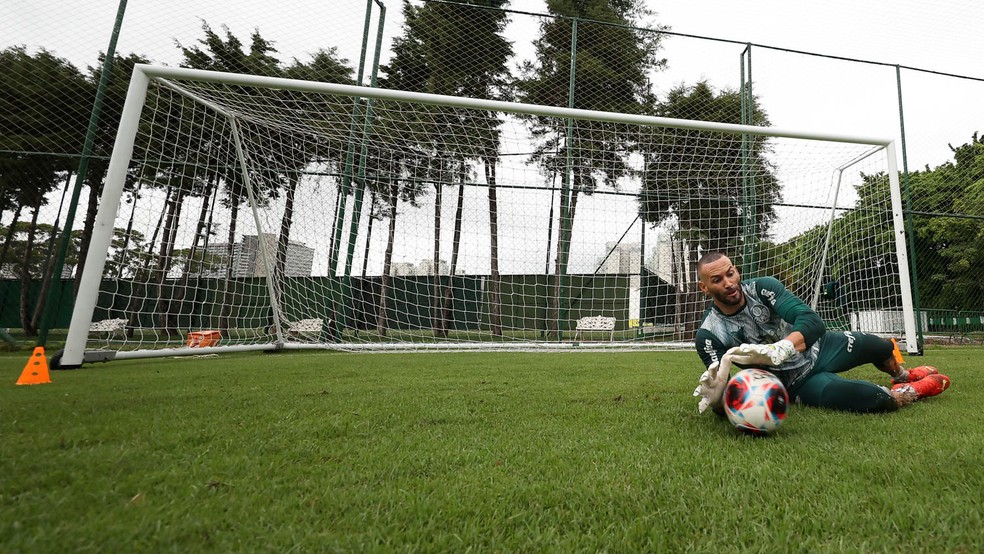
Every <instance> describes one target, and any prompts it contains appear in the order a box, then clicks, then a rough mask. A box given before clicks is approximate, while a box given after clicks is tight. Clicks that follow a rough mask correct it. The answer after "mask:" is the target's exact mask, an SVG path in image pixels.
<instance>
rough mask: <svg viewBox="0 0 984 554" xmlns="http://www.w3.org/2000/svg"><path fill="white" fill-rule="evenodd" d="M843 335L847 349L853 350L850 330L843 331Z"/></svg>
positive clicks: (852, 336)
mask: <svg viewBox="0 0 984 554" xmlns="http://www.w3.org/2000/svg"><path fill="white" fill-rule="evenodd" d="M844 336H845V337H847V351H848V352H854V340H855V339H854V335H852V334H851V332H850V331H844Z"/></svg>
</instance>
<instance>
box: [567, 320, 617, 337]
mask: <svg viewBox="0 0 984 554" xmlns="http://www.w3.org/2000/svg"><path fill="white" fill-rule="evenodd" d="M582 331H607V332H608V333H610V335H609V337H608V340H610V341H611V340H615V318H614V317H605V316H603V315H595V316H588V317H582V318H581V319H579V320H577V327H575V328H574V340H577V337H578V335H580V334H581V332H582Z"/></svg>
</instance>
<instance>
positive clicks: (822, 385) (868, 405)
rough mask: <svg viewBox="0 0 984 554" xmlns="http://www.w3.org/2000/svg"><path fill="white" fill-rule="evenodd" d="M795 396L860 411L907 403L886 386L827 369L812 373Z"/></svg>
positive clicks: (808, 402) (807, 401)
mask: <svg viewBox="0 0 984 554" xmlns="http://www.w3.org/2000/svg"><path fill="white" fill-rule="evenodd" d="M795 399H796V401H798V402H799V403H801V404H805V405H807V406H815V407H818V408H828V409H831V410H843V411H848V412H857V413H879V412H891V411H895V410H897V409H899V406H901V405H903V404H901V403H899V401H898V400H897V399H896V395H894V394H892V393H891V392H890V391H889V390H887V389H886V388H884V387H879V386H878V385H876V384H874V383H872V382H870V381H855V380H851V379H845V378H843V377H841V376H840V375H837V374H835V373H827V372H822V373H815V374H813V375H811V376H810V377H808V378H807V379H806V381H804V382H803V384H801V385H800V386H799V388H798V389H797V391H796V398H795Z"/></svg>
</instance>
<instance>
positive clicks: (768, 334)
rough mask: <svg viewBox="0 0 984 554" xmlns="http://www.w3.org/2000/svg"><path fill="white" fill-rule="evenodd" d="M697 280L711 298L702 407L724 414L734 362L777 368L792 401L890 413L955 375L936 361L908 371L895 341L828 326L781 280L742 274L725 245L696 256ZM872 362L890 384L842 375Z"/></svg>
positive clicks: (702, 344)
mask: <svg viewBox="0 0 984 554" xmlns="http://www.w3.org/2000/svg"><path fill="white" fill-rule="evenodd" d="M697 276H698V279H699V283H698V286H699V287H700V290H702V291H703V292H704V294H706V295H707V296H709V297H710V298H711V306H710V307H709V308H708V309H707V311H706V312H704V317H703V319H702V321H701V325H700V328H699V329H698V330H697V336H696V338H695V342H696V348H697V353H698V354H699V355H700V358H701V360H702V361H703V362H704V365H705V366H706V367H707V371H705V372H704V374H703V375H702V376H701V378H700V384H699V385H698V387H697V390H695V391H694V396H700V397H701V399H700V402H699V405H698V409H699V410H700V412H701V413H703V412H704V411H705V410H707V408H708V407H710V408H711V409H713V410H714V411H715V412H716V413H718V414H723V413H724V406H723V401H722V397H723V395H724V389H725V385H726V384H727V381H728V377H729V376H730V372H731V368H732V365H734V366H735V367H737V368H742V367H758V368H761V369H765V370H767V371H769V372H771V373H773V374H775V375H776V376H777V377H779V379H780V380H781V381H782V383H783V385H785V387H786V390H787V392H788V393H789V398H790V400H791V401H794V402H798V403H801V404H805V405H807V406H818V407H821V408H830V409H834V410H846V411H851V412H859V413H874V412H890V411H894V410H897V409H899V408H900V407H902V406H905V405H906V404H909V403H912V402H915V401H916V400H919V399H921V398H926V397H929V396H936V395H937V394H940V393H941V392H943V391H944V390H946V389H947V387H949V386H950V378H949V377H947V376H945V375H940V374H939V372H938V371H937V370H936V368H934V367H931V366H921V367H916V368H912V369H908V370H906V369H905V368H903V367H902V366H901V365H900V361H901V354H900V353H898V350H897V348H896V346H895V343H894V342H892V341H891V340H888V339H884V338H881V337H878V336H875V335H870V334H867V333H859V332H851V331H843V332H839V331H827V330H826V329H825V327H824V324H823V321H822V320H821V319H820V316H818V315H817V314H816V312H814V311H813V310H811V309H810V307H809V306H807V305H806V304H805V303H804V302H803V301H802V300H800V299H799V298H797V297H796V296H795V295H793V294H792V293H791V292H789V291H788V290H786V288H785V287H784V286H783V285H782V284H781V283H780V282H779V281H778V280H776V279H774V278H771V277H761V278H755V279H748V280H747V281H742V280H741V275H740V274H739V273H738V269H737V268H735V266H734V264H732V263H731V260H730V259H729V258H728V257H727V256H726V255H724V254H722V253H720V252H712V253H708V254H705V255H704V256H703V257H701V259H700V260H699V261H698V262H697ZM865 363H872V364H874V365H875V367H877V368H878V369H879V370H881V371H883V372H885V373H887V374H888V375H889V376H891V378H892V387H891V388H887V387H883V386H880V385H876V384H875V383H872V382H870V381H859V380H850V379H845V378H844V377H841V376H840V375H838V374H839V373H841V372H844V371H847V370H848V369H851V368H853V367H857V366H860V365H862V364H865Z"/></svg>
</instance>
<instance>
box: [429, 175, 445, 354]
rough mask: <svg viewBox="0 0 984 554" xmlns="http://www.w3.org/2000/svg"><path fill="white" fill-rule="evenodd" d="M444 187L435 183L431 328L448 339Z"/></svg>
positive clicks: (437, 334) (439, 181)
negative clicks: (443, 278) (443, 266)
mask: <svg viewBox="0 0 984 554" xmlns="http://www.w3.org/2000/svg"><path fill="white" fill-rule="evenodd" d="M443 189H444V185H443V184H442V183H441V180H440V179H438V180H437V182H435V183H434V194H435V197H434V259H433V273H434V297H433V302H432V305H431V312H432V313H433V314H434V316H433V317H434V321H432V322H431V326H432V327H433V328H434V336H435V337H441V338H443V337H447V336H448V335H447V330H445V329H444V321H443V320H444V313H443V312H444V310H443V307H442V304H443V303H442V301H441V209H442V204H443V198H442V196H443V192H444V191H443Z"/></svg>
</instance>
